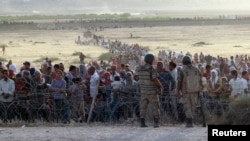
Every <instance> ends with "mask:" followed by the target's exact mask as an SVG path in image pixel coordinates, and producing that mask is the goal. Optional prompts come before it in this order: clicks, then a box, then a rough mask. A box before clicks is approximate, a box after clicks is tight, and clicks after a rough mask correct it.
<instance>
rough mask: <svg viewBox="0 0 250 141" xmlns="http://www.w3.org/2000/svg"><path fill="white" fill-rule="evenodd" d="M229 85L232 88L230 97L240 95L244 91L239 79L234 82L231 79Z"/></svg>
mask: <svg viewBox="0 0 250 141" xmlns="http://www.w3.org/2000/svg"><path fill="white" fill-rule="evenodd" d="M229 85H230V86H231V88H232V91H231V96H234V95H237V94H241V93H242V92H243V91H244V88H243V81H242V79H241V78H237V79H236V80H235V79H234V78H232V79H231V80H230V81H229Z"/></svg>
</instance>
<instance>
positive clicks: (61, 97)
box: [50, 70, 69, 123]
mask: <svg viewBox="0 0 250 141" xmlns="http://www.w3.org/2000/svg"><path fill="white" fill-rule="evenodd" d="M63 78H64V73H63V72H62V71H61V70H58V71H57V72H56V79H53V80H52V82H51V86H50V90H51V91H52V98H53V101H54V108H55V110H56V113H57V116H59V119H60V120H62V121H63V122H64V123H67V122H69V117H68V116H69V115H68V114H67V101H66V99H65V97H66V95H65V91H66V81H65V80H64V79H63Z"/></svg>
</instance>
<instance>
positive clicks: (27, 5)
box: [0, 0, 250, 14]
mask: <svg viewBox="0 0 250 141" xmlns="http://www.w3.org/2000/svg"><path fill="white" fill-rule="evenodd" d="M119 10H121V12H130V11H133V12H141V11H145V10H159V11H162V10H164V11H169V10H170V11H197V10H208V11H209V10H210V11H211V10H219V11H227V10H230V11H246V10H247V11H250V0H0V14H9V13H15V14H16V13H18V14H27V13H31V14H32V12H33V14H34V11H35V12H37V13H43V14H46V13H49V12H50V13H57V14H58V13H60V12H64V13H67V11H71V12H75V13H77V12H80V13H81V12H83V11H84V12H88V11H89V13H91V12H97V13H98V12H99V11H101V12H107V13H108V12H117V11H119ZM126 10H128V11H126Z"/></svg>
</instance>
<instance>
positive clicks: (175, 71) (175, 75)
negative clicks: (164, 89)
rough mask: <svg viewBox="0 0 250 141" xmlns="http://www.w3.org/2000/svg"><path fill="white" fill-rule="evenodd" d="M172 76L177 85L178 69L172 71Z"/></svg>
mask: <svg viewBox="0 0 250 141" xmlns="http://www.w3.org/2000/svg"><path fill="white" fill-rule="evenodd" d="M170 73H171V75H172V76H173V78H174V80H175V83H177V74H178V72H177V69H176V68H175V69H173V70H172V71H170Z"/></svg>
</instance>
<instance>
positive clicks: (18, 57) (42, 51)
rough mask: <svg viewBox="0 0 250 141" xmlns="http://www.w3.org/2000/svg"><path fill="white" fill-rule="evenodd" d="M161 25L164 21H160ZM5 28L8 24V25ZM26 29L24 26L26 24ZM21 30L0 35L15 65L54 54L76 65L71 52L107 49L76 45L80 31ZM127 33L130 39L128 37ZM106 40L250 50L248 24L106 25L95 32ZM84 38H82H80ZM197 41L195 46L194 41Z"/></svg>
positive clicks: (155, 47)
mask: <svg viewBox="0 0 250 141" xmlns="http://www.w3.org/2000/svg"><path fill="white" fill-rule="evenodd" d="M163 24H164V23H163ZM7 27H8V26H7ZM26 28H27V26H26ZM26 28H25V30H22V28H19V29H15V30H14V29H13V28H10V29H9V30H8V29H6V27H5V28H4V30H2V31H1V34H0V44H7V45H8V47H7V48H6V52H5V54H4V55H2V54H1V56H2V57H3V58H5V59H7V60H9V59H12V60H13V62H14V64H16V65H17V66H18V67H20V66H21V65H22V62H23V61H26V60H29V61H31V63H32V66H36V67H38V66H40V62H34V61H35V60H37V59H40V58H42V57H46V56H47V57H49V58H51V57H54V58H57V59H58V60H56V61H54V62H53V63H58V62H63V63H64V64H65V66H66V67H67V66H69V64H76V63H77V62H78V60H79V58H78V56H73V55H72V54H73V53H74V52H83V53H84V54H86V55H87V56H89V57H92V58H94V59H96V58H97V57H98V56H99V55H100V54H101V53H104V52H107V51H108V50H107V49H103V48H100V47H94V46H77V45H76V44H75V43H74V41H75V39H76V38H77V36H78V35H82V33H83V30H80V29H78V30H67V29H66V30H33V28H32V29H31V30H28V29H26ZM0 29H3V28H0ZM130 33H132V34H133V38H130ZM95 34H97V35H103V36H104V37H105V38H106V39H110V40H116V39H117V40H121V41H123V42H126V43H130V44H133V43H139V44H140V45H143V46H147V47H149V48H150V52H152V53H154V54H156V53H158V51H159V50H167V49H169V48H170V49H172V50H175V51H177V52H180V51H183V52H184V53H186V52H187V51H189V52H190V53H192V54H193V53H194V52H203V53H204V54H210V55H221V56H225V57H227V56H229V55H235V54H236V53H238V54H248V51H249V50H250V40H249V36H250V24H246V23H244V24H242V25H241V24H239V23H238V24H231V25H230V24H227V25H226V24H225V25H214V24H211V25H197V24H194V25H188V26H183V25H179V26H172V25H167V26H159V27H135V28H108V29H105V30H104V31H97V32H95ZM82 38H83V37H82ZM197 43H198V44H199V43H201V44H199V45H198V46H195V44H197Z"/></svg>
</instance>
